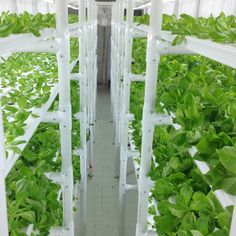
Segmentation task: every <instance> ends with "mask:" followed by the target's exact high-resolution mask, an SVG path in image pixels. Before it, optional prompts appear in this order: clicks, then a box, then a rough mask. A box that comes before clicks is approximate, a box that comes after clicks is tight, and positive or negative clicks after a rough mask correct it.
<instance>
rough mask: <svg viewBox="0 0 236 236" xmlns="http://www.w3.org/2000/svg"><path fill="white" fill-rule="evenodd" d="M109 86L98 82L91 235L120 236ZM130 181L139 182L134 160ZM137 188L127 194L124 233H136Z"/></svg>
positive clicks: (90, 186)
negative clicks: (100, 84) (134, 170)
mask: <svg viewBox="0 0 236 236" xmlns="http://www.w3.org/2000/svg"><path fill="white" fill-rule="evenodd" d="M113 140H114V127H113V122H112V113H111V103H110V93H109V89H108V88H107V87H104V86H98V98H97V120H96V124H95V145H94V177H93V179H91V180H89V182H88V195H87V196H88V205H87V210H88V212H87V217H88V219H87V236H118V226H119V222H118V199H119V179H117V178H114V173H115V157H116V149H115V146H114V143H113ZM128 169H129V170H128V173H131V174H129V175H128V182H129V183H134V182H135V175H134V174H133V171H132V169H133V166H132V163H129V167H128ZM136 211H137V192H129V193H127V197H126V222H127V224H126V226H125V235H124V236H134V235H135V224H136V214H137V213H136Z"/></svg>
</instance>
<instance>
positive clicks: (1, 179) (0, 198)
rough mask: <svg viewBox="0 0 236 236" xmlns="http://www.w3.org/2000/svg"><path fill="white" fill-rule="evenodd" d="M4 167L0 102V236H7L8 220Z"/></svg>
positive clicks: (4, 150)
mask: <svg viewBox="0 0 236 236" xmlns="http://www.w3.org/2000/svg"><path fill="white" fill-rule="evenodd" d="M0 99H1V98H0ZM5 165H6V149H5V138H4V129H3V118H2V108H1V100H0V219H1V232H0V236H8V235H9V232H8V218H7V200H6V184H5V175H4V173H5Z"/></svg>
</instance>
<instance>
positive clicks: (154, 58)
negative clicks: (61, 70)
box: [136, 0, 162, 236]
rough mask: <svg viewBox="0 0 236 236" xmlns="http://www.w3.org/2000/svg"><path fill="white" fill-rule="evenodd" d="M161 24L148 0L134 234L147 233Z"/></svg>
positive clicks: (158, 10) (156, 5)
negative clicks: (145, 67)
mask: <svg viewBox="0 0 236 236" xmlns="http://www.w3.org/2000/svg"><path fill="white" fill-rule="evenodd" d="M161 26H162V0H158V1H157V0H152V1H151V18H150V28H149V33H148V43H147V59H146V61H147V71H146V83H145V98H144V108H143V122H142V146H141V167H140V171H139V197H138V219H137V225H136V236H144V235H146V234H147V219H148V206H149V204H148V199H149V192H150V186H149V177H148V173H149V171H150V169H151V159H152V143H153V133H154V124H153V123H152V122H150V120H151V119H152V114H153V113H155V101H156V87H157V73H158V64H159V60H160V54H159V53H158V50H157V43H156V40H157V39H160V38H161Z"/></svg>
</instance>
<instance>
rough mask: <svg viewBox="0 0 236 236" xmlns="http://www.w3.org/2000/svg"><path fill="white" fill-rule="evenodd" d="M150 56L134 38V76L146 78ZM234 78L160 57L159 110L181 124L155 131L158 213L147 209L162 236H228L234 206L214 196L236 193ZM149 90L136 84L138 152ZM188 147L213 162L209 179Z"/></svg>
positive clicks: (196, 63)
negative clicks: (219, 190) (146, 92)
mask: <svg viewBox="0 0 236 236" xmlns="http://www.w3.org/2000/svg"><path fill="white" fill-rule="evenodd" d="M222 16H223V14H221V16H220V17H222ZM220 17H219V18H220ZM210 19H211V18H210ZM216 19H217V18H216ZM136 20H137V19H136ZM141 21H143V19H141ZM164 22H165V21H164ZM164 24H165V23H164ZM186 28H187V27H186ZM175 34H176V33H175ZM225 42H226V41H225ZM145 54H146V39H136V40H135V41H134V47H133V58H134V64H133V68H132V69H133V72H134V73H137V74H142V73H145V67H146V66H145ZM235 79H236V71H235V70H233V69H232V68H229V67H227V66H224V65H222V64H219V63H216V62H214V61H211V60H209V59H206V58H203V57H201V56H162V57H161V61H160V65H159V71H158V88H157V100H156V111H157V112H159V113H164V112H168V113H169V114H170V113H171V114H173V116H174V122H175V123H177V124H180V125H181V126H180V127H179V129H177V130H176V129H174V127H158V128H156V129H155V132H154V141H153V155H154V157H155V160H154V161H153V163H152V170H151V171H150V173H149V175H150V178H151V179H152V180H153V181H154V183H155V187H154V188H153V189H152V197H153V198H154V199H156V200H157V201H158V211H159V214H160V215H159V216H157V215H156V214H157V213H156V212H155V209H154V208H153V207H152V208H150V209H149V211H150V213H151V214H153V215H154V220H155V227H156V230H157V232H158V235H161V236H167V235H168V236H174V235H178V236H202V235H204V236H205V235H206V236H213V235H216V236H227V235H229V228H230V224H231V215H232V210H233V207H232V206H229V207H227V208H226V209H223V208H222V207H221V205H220V204H219V202H218V200H217V199H216V198H215V195H214V194H213V192H212V191H214V190H217V189H223V190H224V191H225V192H227V193H229V194H232V195H236V188H235V186H236V179H235V177H236V176H235V173H236V169H235V168H234V167H235V163H236V162H235V161H236V160H235V157H236V142H235V141H236V139H235V127H236V126H235V99H236V94H235V85H236V84H235ZM144 86H145V85H144V83H134V84H132V86H131V112H132V113H134V115H135V120H134V122H133V123H132V126H131V129H132V134H133V138H134V141H135V144H136V147H137V148H138V149H139V150H140V148H141V138H142V133H141V120H142V109H143V103H144V101H143V99H144ZM191 146H196V148H197V150H198V152H197V154H196V155H195V156H194V159H196V160H201V161H204V162H206V163H207V164H208V166H209V168H210V170H209V172H208V173H207V174H206V175H202V173H201V172H200V171H199V169H198V168H197V166H196V164H195V162H194V160H193V158H192V157H191V156H190V154H189V147H191ZM138 161H139V160H138ZM209 186H211V187H209Z"/></svg>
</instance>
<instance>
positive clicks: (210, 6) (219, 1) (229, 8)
mask: <svg viewBox="0 0 236 236" xmlns="http://www.w3.org/2000/svg"><path fill="white" fill-rule="evenodd" d="M222 11H223V12H225V14H226V15H235V14H236V1H235V0H201V4H200V11H199V14H200V16H203V17H209V16H210V15H211V14H212V15H213V16H218V15H219V14H220V13H221V12H222Z"/></svg>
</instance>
